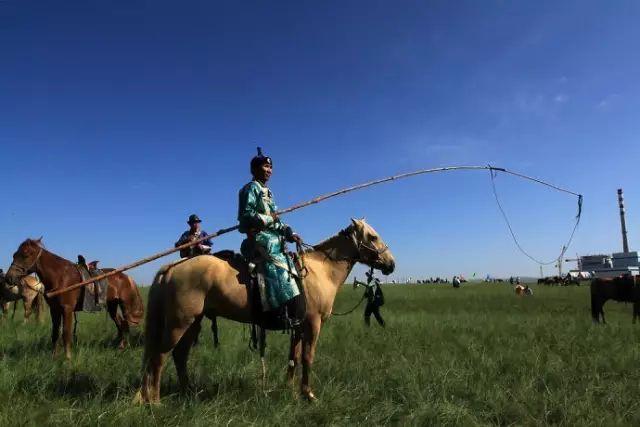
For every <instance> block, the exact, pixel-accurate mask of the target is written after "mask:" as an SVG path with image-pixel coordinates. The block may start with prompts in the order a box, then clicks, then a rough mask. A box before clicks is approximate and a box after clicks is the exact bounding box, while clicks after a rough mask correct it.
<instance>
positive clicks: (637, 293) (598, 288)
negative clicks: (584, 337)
mask: <svg viewBox="0 0 640 427" xmlns="http://www.w3.org/2000/svg"><path fill="white" fill-rule="evenodd" d="M610 299H612V300H614V301H620V302H631V303H633V323H636V320H637V318H638V317H639V316H640V276H622V277H615V278H613V279H593V280H592V281H591V317H592V319H593V322H594V323H599V322H600V318H602V323H606V322H605V320H604V309H603V308H604V303H605V302H607V300H610Z"/></svg>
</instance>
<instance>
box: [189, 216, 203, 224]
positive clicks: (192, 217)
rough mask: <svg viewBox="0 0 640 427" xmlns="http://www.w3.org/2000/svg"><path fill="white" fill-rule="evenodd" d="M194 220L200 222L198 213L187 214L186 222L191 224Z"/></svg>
mask: <svg viewBox="0 0 640 427" xmlns="http://www.w3.org/2000/svg"><path fill="white" fill-rule="evenodd" d="M195 222H202V220H201V219H200V218H198V215H196V214H191V215H189V220H188V221H187V224H189V225H191V224H193V223H195Z"/></svg>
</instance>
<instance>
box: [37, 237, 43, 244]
mask: <svg viewBox="0 0 640 427" xmlns="http://www.w3.org/2000/svg"><path fill="white" fill-rule="evenodd" d="M42 237H44V236H40V238H39V239H37V240H36V243H42Z"/></svg>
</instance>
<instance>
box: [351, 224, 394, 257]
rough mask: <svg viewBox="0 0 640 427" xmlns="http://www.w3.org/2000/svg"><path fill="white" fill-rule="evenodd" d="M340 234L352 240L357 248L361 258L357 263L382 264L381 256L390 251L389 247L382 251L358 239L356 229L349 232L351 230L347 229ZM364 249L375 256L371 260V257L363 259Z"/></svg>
mask: <svg viewBox="0 0 640 427" xmlns="http://www.w3.org/2000/svg"><path fill="white" fill-rule="evenodd" d="M340 234H341V235H343V236H345V237H347V238H350V239H351V240H352V241H353V243H354V245H355V247H356V250H357V251H358V257H359V258H358V260H357V261H359V262H361V263H363V264H367V265H369V264H374V263H376V262H382V258H381V255H382V254H384V253H385V252H387V251H388V250H389V246H387V245H384V247H383V248H382V249H376V248H375V247H374V246H373V245H371V244H368V243H365V242H363V241H362V239H358V237H357V232H356V230H355V229H354V228H352V229H351V230H349V228H345V229H344V230H342V231H341V232H340ZM363 249H365V250H366V251H367V252H369V253H371V254H373V255H374V257H371V258H370V259H368V258H369V257H366V258H365V257H363V256H362V252H363V251H362V250H363Z"/></svg>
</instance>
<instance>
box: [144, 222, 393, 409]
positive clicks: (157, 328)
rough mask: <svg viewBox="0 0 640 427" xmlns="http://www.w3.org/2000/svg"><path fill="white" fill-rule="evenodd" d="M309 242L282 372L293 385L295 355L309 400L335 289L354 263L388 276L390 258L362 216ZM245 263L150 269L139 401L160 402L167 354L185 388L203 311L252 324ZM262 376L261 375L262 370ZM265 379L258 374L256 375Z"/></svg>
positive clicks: (214, 260)
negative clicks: (297, 319)
mask: <svg viewBox="0 0 640 427" xmlns="http://www.w3.org/2000/svg"><path fill="white" fill-rule="evenodd" d="M352 222H353V223H352V224H351V225H350V226H349V227H347V228H346V229H344V230H342V231H341V232H340V233H338V234H337V235H335V236H333V237H331V238H329V239H327V240H325V241H324V242H322V243H320V244H318V245H316V246H314V248H313V250H311V251H308V252H305V253H304V254H303V255H302V261H303V264H304V266H305V271H306V275H305V276H304V279H303V288H304V296H305V300H306V316H305V319H304V322H303V328H302V336H300V335H299V334H295V335H294V336H293V338H292V341H291V347H290V354H289V368H288V373H287V377H288V380H289V382H290V383H291V384H292V383H293V377H294V374H295V369H296V365H299V364H300V359H301V357H302V368H303V369H302V381H301V393H302V395H303V396H305V397H306V398H308V399H310V400H313V399H315V396H314V394H313V392H312V391H311V386H310V384H309V376H310V372H311V366H312V364H313V360H314V357H315V352H316V346H317V344H318V337H319V335H320V328H321V327H322V324H323V322H324V321H326V320H327V319H328V318H329V317H330V316H331V312H332V309H333V302H334V299H335V296H336V293H337V292H338V289H339V288H340V286H341V285H342V284H343V283H344V281H345V280H346V278H347V276H348V275H349V273H350V272H351V269H352V268H353V266H354V265H355V264H356V263H357V262H361V263H364V264H366V265H369V266H371V267H374V268H377V269H380V270H381V271H382V272H383V273H385V274H390V273H391V272H393V270H394V268H395V260H394V259H393V255H392V254H391V251H389V249H388V247H387V245H385V243H384V242H383V241H382V239H381V238H380V237H379V236H378V234H377V233H376V231H375V230H374V229H373V228H372V227H371V226H370V225H368V224H367V223H366V222H365V221H364V220H352ZM248 281H249V277H248V275H247V273H246V268H244V267H243V266H241V265H239V264H237V263H236V262H233V261H231V262H229V261H228V260H225V259H221V258H218V257H216V256H209V255H202V256H197V257H195V258H191V259H188V260H185V261H183V262H179V263H177V264H174V265H168V266H165V267H163V268H161V269H160V270H159V271H158V273H157V274H156V278H155V280H154V283H153V285H152V286H151V290H150V293H149V300H148V302H147V320H146V322H145V352H144V358H143V378H142V386H141V389H140V391H138V393H137V395H136V399H135V400H136V401H138V402H150V403H156V402H159V400H160V377H161V374H162V368H163V365H164V362H165V360H166V357H167V356H168V354H169V353H170V352H172V353H173V361H174V363H175V365H176V370H177V372H178V377H179V380H180V384H181V386H182V387H183V388H186V387H188V384H189V381H188V377H187V359H188V356H189V350H190V349H191V346H192V344H193V340H194V337H195V336H196V335H197V334H198V332H199V330H200V322H201V321H202V318H203V316H207V317H209V318H212V317H214V316H222V317H225V318H227V319H231V320H235V321H238V322H244V323H248V322H251V318H252V316H251V313H252V307H251V298H249V294H248V288H247V284H248ZM263 375H264V372H263ZM263 378H264V376H263Z"/></svg>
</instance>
